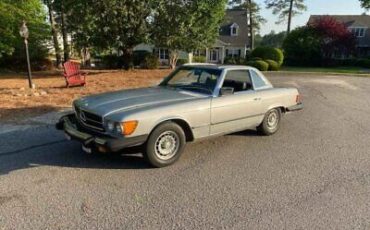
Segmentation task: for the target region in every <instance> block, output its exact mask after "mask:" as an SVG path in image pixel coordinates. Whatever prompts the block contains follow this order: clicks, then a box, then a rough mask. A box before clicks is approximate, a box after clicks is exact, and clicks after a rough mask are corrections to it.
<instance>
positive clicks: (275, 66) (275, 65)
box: [265, 59, 280, 71]
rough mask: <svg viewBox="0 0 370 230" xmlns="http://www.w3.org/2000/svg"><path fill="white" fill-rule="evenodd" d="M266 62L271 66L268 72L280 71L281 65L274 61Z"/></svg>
mask: <svg viewBox="0 0 370 230" xmlns="http://www.w3.org/2000/svg"><path fill="white" fill-rule="evenodd" d="M265 62H266V63H267V64H268V65H269V68H268V70H270V71H278V70H279V69H280V65H279V64H278V63H277V62H276V61H274V60H269V59H267V60H265Z"/></svg>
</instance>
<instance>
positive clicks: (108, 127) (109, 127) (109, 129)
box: [107, 121, 114, 132]
mask: <svg viewBox="0 0 370 230" xmlns="http://www.w3.org/2000/svg"><path fill="white" fill-rule="evenodd" d="M107 129H108V131H109V132H112V131H113V130H114V122H113V121H108V122H107Z"/></svg>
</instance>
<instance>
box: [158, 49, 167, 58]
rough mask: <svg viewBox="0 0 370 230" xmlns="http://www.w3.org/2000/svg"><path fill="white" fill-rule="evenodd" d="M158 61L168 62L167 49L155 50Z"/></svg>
mask: <svg viewBox="0 0 370 230" xmlns="http://www.w3.org/2000/svg"><path fill="white" fill-rule="evenodd" d="M156 53H157V54H158V58H159V60H168V56H169V51H168V49H163V48H159V49H157V50H156Z"/></svg>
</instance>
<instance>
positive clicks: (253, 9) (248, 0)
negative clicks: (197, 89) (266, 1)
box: [229, 0, 267, 49]
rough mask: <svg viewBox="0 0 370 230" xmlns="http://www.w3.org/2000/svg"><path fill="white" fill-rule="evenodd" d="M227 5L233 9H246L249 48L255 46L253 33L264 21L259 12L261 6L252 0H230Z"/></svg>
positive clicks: (258, 29) (257, 30)
mask: <svg viewBox="0 0 370 230" xmlns="http://www.w3.org/2000/svg"><path fill="white" fill-rule="evenodd" d="M229 5H230V6H231V7H232V8H234V9H245V10H246V11H247V22H246V23H248V24H249V34H250V36H249V44H250V47H251V49H254V47H255V34H256V32H259V31H260V29H261V25H262V24H264V23H266V22H267V21H266V19H265V18H263V17H262V16H261V14H260V11H261V7H260V6H259V5H258V4H257V3H256V2H255V1H253V0H230V1H229Z"/></svg>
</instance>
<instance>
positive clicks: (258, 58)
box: [250, 57, 263, 61]
mask: <svg viewBox="0 0 370 230" xmlns="http://www.w3.org/2000/svg"><path fill="white" fill-rule="evenodd" d="M250 61H263V60H262V58H260V57H252V58H250Z"/></svg>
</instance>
